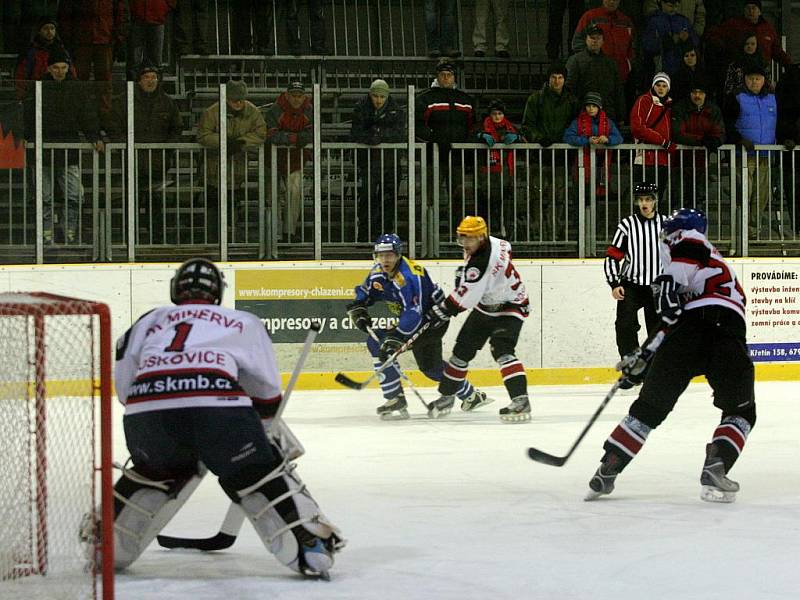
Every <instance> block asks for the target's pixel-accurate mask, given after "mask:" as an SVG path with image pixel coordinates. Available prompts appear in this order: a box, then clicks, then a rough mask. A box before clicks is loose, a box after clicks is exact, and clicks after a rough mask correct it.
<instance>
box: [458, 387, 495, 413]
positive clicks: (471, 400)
mask: <svg viewBox="0 0 800 600" xmlns="http://www.w3.org/2000/svg"><path fill="white" fill-rule="evenodd" d="M492 402H494V398H489V396H487V395H486V392H482V391H480V390H478V389H474V390H472V393H471V394H470V395H469V396H467V397H466V398H463V399H462V400H461V410H463V411H464V412H469V411H471V410H475V409H476V408H480V407H481V406H485V405H487V404H491V403H492Z"/></svg>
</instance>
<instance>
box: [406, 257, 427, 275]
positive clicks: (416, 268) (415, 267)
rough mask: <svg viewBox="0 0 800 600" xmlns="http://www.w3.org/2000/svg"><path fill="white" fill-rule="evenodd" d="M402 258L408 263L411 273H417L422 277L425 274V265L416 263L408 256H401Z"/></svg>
mask: <svg viewBox="0 0 800 600" xmlns="http://www.w3.org/2000/svg"><path fill="white" fill-rule="evenodd" d="M403 260H404V261H405V263H406V264H407V265H408V270H409V271H411V273H412V274H414V275H419V276H420V277H423V276H424V275H425V267H423V266H422V265H419V264H417V263H416V262H414V261H413V260H411V259H410V258H406V257H403Z"/></svg>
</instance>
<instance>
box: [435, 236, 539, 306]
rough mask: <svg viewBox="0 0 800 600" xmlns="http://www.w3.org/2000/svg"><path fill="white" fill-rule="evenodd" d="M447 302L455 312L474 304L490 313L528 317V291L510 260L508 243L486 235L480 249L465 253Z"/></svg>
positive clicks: (509, 245)
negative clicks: (465, 256)
mask: <svg viewBox="0 0 800 600" xmlns="http://www.w3.org/2000/svg"><path fill="white" fill-rule="evenodd" d="M447 304H449V305H450V306H451V308H454V309H456V311H454V312H458V311H463V310H469V309H471V308H474V309H475V310H477V311H478V312H481V313H484V314H486V315H488V316H491V317H497V316H512V317H517V318H518V319H524V318H525V317H527V316H528V293H527V291H526V290H525V284H524V283H522V279H521V278H520V276H519V273H518V272H517V270H516V269H515V268H514V265H513V263H512V262H511V244H510V243H509V242H507V241H506V240H501V239H499V238H496V237H489V240H488V243H487V244H486V245H485V246H484V247H483V248H482V249H481V250H480V251H478V252H476V253H475V254H473V255H472V256H469V257H467V259H466V262H465V264H464V265H463V266H462V267H459V273H458V274H457V279H456V287H455V289H454V290H453V293H452V294H450V296H449V297H448V298H447Z"/></svg>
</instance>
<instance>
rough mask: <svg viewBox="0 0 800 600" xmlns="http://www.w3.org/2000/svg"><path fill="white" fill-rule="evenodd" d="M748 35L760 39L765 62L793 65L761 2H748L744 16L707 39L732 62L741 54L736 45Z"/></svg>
mask: <svg viewBox="0 0 800 600" xmlns="http://www.w3.org/2000/svg"><path fill="white" fill-rule="evenodd" d="M747 34H751V35H755V36H756V38H758V49H759V50H760V51H761V56H763V57H764V60H766V61H767V62H769V61H771V60H776V61H777V62H779V63H781V64H782V65H786V66H788V65H790V64H792V58H791V56H789V55H788V54H787V53H786V51H785V50H784V49H783V47H782V46H781V38H780V36H779V35H778V32H777V31H776V30H775V27H774V26H773V25H772V23H770V22H769V21H767V20H766V19H765V18H764V17H763V16H762V15H761V0H748V1H747V2H746V3H745V5H744V15H743V16H741V17H731V18H730V19H728V20H727V21H724V22H723V23H721V24H720V25H718V26H717V27H715V28H714V29H713V30H712V31H709V32H707V33H706V37H707V38H708V41H709V43H711V44H712V45H715V46H717V47H720V48H723V49H724V51H725V53H726V54H727V55H728V58H729V60H732V59H733V58H734V57H735V56H736V55H737V53H738V52H739V48H736V47H734V45H735V44H738V43H739V40H743V39H744V38H745V36H746V35H747Z"/></svg>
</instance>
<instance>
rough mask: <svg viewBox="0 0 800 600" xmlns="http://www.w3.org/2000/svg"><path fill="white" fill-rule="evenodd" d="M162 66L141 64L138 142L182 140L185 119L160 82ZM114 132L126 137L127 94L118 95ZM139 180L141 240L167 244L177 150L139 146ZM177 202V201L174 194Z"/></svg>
mask: <svg viewBox="0 0 800 600" xmlns="http://www.w3.org/2000/svg"><path fill="white" fill-rule="evenodd" d="M159 75H160V73H159V71H158V68H157V67H156V66H155V65H153V64H150V63H143V64H142V65H140V66H139V69H138V72H137V74H136V85H135V86H134V87H133V139H134V141H135V143H137V144H165V143H169V142H180V141H181V131H182V129H183V123H182V121H181V116H180V111H179V110H178V105H177V104H176V103H175V101H174V100H173V99H172V98H170V97H169V96H168V95H167V94H166V92H164V90H163V88H162V87H161V85H160V82H159ZM114 100H115V102H114V106H113V110H112V114H113V119H112V131H111V135H112V137H113V139H114V140H115V141H123V142H124V141H126V140H127V131H128V110H127V107H128V103H127V101H126V98H125V96H124V95H123V96H121V97H120V98H115V99H114ZM136 153H137V156H136V183H137V194H136V196H137V198H138V201H139V207H138V208H139V210H138V213H139V236H140V237H139V243H143V244H163V243H165V240H164V238H163V217H162V215H163V214H165V212H166V210H165V209H166V206H165V204H166V203H167V202H168V201H169V200H168V197H167V196H166V195H165V194H164V189H165V187H166V186H168V185H170V183H171V179H172V178H171V176H170V174H169V170H170V167H171V165H172V164H173V163H174V158H175V151H174V150H167V149H163V148H149V149H139V150H137V152H136ZM172 198H173V200H172V202H173V204H174V202H175V200H174V198H176V196H174V195H173V196H172Z"/></svg>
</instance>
